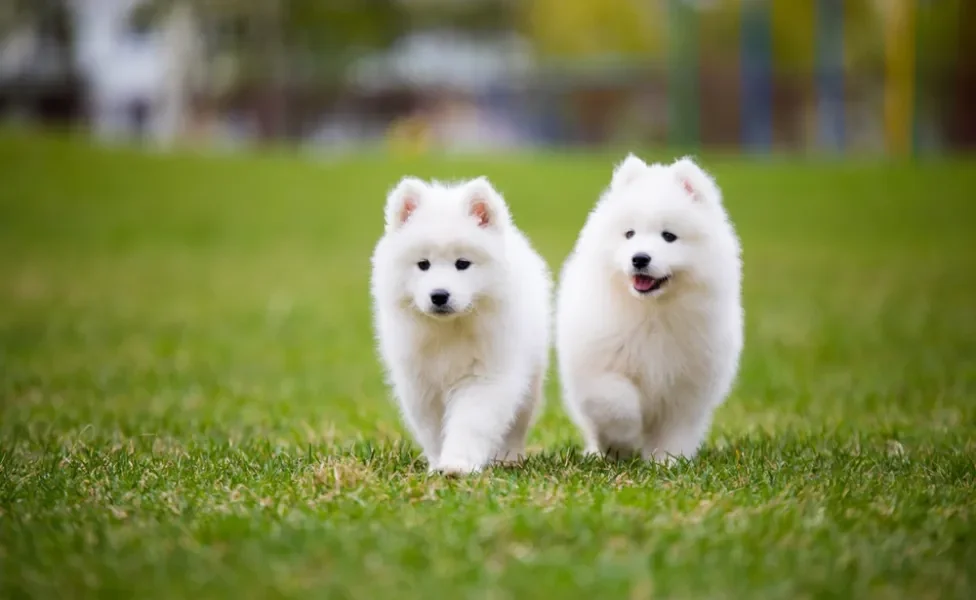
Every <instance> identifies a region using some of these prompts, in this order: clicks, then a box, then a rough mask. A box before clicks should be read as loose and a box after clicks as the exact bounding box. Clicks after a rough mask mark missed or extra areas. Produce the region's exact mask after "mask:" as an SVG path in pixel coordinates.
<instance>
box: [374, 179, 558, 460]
mask: <svg viewBox="0 0 976 600" xmlns="http://www.w3.org/2000/svg"><path fill="white" fill-rule="evenodd" d="M459 259H460V260H466V261H470V263H471V264H470V267H468V268H466V269H465V270H459V269H458V268H457V265H456V262H457V261H458V260H459ZM422 261H428V263H429V266H427V268H426V270H421V268H420V263H421V262H422ZM371 289H372V295H373V308H374V323H375V327H376V335H377V341H378V345H379V351H380V352H379V353H380V357H381V359H382V362H383V364H384V366H385V367H386V370H387V374H388V379H389V382H390V384H391V385H392V388H393V391H394V393H395V395H396V397H397V399H398V401H399V403H400V407H401V409H402V413H403V417H404V420H405V422H406V424H407V426H408V428H409V429H410V431H411V432H412V433H413V435H414V437H415V439H416V440H417V442H418V443H419V444H420V446H421V447H422V448H423V452H424V455H425V456H426V458H427V460H428V463H429V465H430V468H431V470H439V471H442V472H445V473H471V472H475V471H478V470H480V469H481V468H483V467H484V466H486V465H487V464H488V463H490V462H492V461H493V460H495V461H503V462H510V461H515V460H519V459H520V458H521V457H522V456H523V455H524V447H525V437H526V434H527V432H528V429H529V427H530V426H531V424H532V422H533V420H534V417H535V414H536V412H537V409H538V408H539V407H540V406H541V404H542V402H543V398H542V394H543V389H542V388H543V381H544V378H545V374H546V370H547V369H548V363H549V343H550V329H551V311H550V301H551V294H552V280H551V276H550V273H549V269H548V267H547V266H546V264H545V262H544V261H543V259H542V258H541V257H540V256H539V255H538V254H537V253H536V252H535V250H533V248H532V246H531V245H530V244H529V242H528V240H527V239H526V238H525V236H524V235H523V234H522V232H521V231H519V229H518V228H517V227H516V226H515V223H514V222H513V221H512V218H511V216H510V214H509V210H508V207H507V205H506V203H505V201H504V199H503V198H502V196H501V195H500V194H499V193H498V192H497V191H496V190H495V189H494V188H493V187H492V185H491V184H490V183H489V181H488V180H487V179H485V178H483V177H482V178H478V179H474V180H470V181H467V182H463V183H460V184H455V185H446V184H440V183H437V182H431V183H427V182H424V181H421V180H419V179H415V178H412V177H407V178H404V179H403V180H402V181H401V182H400V183H399V184H398V185H397V186H396V188H395V189H394V190H393V191H392V192H391V193H390V195H389V197H388V198H387V204H386V231H385V233H384V235H383V237H382V238H381V239H380V241H379V243H378V244H377V246H376V249H375V252H374V254H373V272H372V282H371ZM435 290H442V291H446V292H448V293H449V294H450V299H449V301H448V302H447V303H446V304H445V305H444V306H442V307H441V311H442V312H440V313H439V312H437V311H438V308H437V307H436V306H435V305H434V303H433V298H432V297H431V294H432V292H434V291H435ZM444 311H449V312H446V313H445V312H444Z"/></svg>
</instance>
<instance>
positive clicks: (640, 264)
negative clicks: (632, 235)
mask: <svg viewBox="0 0 976 600" xmlns="http://www.w3.org/2000/svg"><path fill="white" fill-rule="evenodd" d="M630 262H631V263H633V264H634V268H635V269H643V268H644V267H646V266H647V265H649V264H651V257H650V256H648V254H647V253H646V252H638V253H637V254H635V255H634V256H633V257H631V259H630Z"/></svg>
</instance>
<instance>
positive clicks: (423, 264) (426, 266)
mask: <svg viewBox="0 0 976 600" xmlns="http://www.w3.org/2000/svg"><path fill="white" fill-rule="evenodd" d="M417 268H418V269H420V270H421V271H426V270H427V269H429V268H430V261H429V260H422V261H420V262H419V263H417Z"/></svg>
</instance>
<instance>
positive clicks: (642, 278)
mask: <svg viewBox="0 0 976 600" xmlns="http://www.w3.org/2000/svg"><path fill="white" fill-rule="evenodd" d="M652 287H654V278H653V277H648V276H647V275H634V289H635V290H637V291H638V292H646V291H647V290H649V289H651V288H652Z"/></svg>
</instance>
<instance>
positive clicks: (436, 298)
mask: <svg viewBox="0 0 976 600" xmlns="http://www.w3.org/2000/svg"><path fill="white" fill-rule="evenodd" d="M450 297H451V294H449V293H448V291H447V290H434V291H433V292H431V293H430V301H431V302H433V303H434V306H444V305H445V304H447V299H448V298H450Z"/></svg>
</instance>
